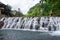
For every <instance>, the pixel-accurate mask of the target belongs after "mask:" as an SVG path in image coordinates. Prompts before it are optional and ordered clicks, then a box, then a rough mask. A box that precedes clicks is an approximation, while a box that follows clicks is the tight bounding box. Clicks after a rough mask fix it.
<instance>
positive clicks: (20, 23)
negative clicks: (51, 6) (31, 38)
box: [0, 17, 60, 31]
mask: <svg viewBox="0 0 60 40" xmlns="http://www.w3.org/2000/svg"><path fill="white" fill-rule="evenodd" d="M0 21H3V22H4V26H3V27H2V29H29V30H46V31H55V30H60V17H9V18H4V17H3V18H0Z"/></svg>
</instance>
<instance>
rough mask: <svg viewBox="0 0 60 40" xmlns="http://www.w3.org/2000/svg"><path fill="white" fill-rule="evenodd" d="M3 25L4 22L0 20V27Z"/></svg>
mask: <svg viewBox="0 0 60 40" xmlns="http://www.w3.org/2000/svg"><path fill="white" fill-rule="evenodd" d="M3 25H4V22H3V21H0V29H1V28H2V27H3Z"/></svg>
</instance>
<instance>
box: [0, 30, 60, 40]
mask: <svg viewBox="0 0 60 40" xmlns="http://www.w3.org/2000/svg"><path fill="white" fill-rule="evenodd" d="M0 40H60V36H51V35H49V34H48V33H45V32H32V31H22V30H0Z"/></svg>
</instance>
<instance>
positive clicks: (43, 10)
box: [28, 0, 60, 16]
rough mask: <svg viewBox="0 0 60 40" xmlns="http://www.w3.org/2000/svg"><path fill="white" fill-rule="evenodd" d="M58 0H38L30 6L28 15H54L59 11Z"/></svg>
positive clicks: (59, 2)
mask: <svg viewBox="0 0 60 40" xmlns="http://www.w3.org/2000/svg"><path fill="white" fill-rule="evenodd" d="M59 4H60V0H40V2H39V3H37V4H36V5H35V6H33V7H32V8H30V10H29V11H28V16H29V15H31V16H49V15H51V16H52V15H53V16H56V15H57V14H59V13H60V5H59Z"/></svg>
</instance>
